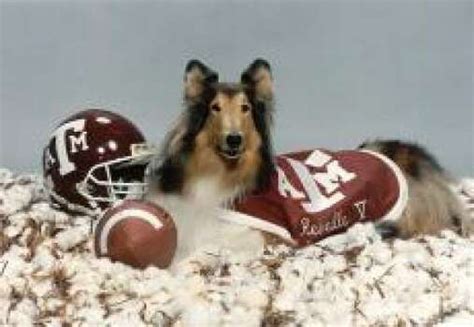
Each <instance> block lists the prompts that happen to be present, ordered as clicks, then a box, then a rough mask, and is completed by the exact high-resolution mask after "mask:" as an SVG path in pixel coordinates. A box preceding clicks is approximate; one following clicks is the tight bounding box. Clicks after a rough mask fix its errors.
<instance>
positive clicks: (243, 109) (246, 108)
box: [242, 104, 250, 112]
mask: <svg viewBox="0 0 474 327" xmlns="http://www.w3.org/2000/svg"><path fill="white" fill-rule="evenodd" d="M249 110H250V106H249V105H248V104H243V105H242V111H243V112H247V111H249Z"/></svg>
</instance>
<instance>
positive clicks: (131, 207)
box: [94, 200, 177, 268]
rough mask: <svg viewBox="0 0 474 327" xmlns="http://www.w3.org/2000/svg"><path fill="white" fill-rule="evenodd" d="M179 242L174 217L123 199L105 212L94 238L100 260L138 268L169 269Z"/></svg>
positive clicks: (148, 203)
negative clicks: (104, 258)
mask: <svg viewBox="0 0 474 327" xmlns="http://www.w3.org/2000/svg"><path fill="white" fill-rule="evenodd" d="M176 243H177V231H176V226H175V224H174V221H173V219H172V218H171V216H170V215H169V214H168V213H167V212H166V211H165V210H164V209H162V208H160V207H158V206H157V205H155V204H153V203H151V202H147V201H141V200H124V201H122V202H119V203H117V204H115V205H114V206H112V207H111V208H110V209H108V210H107V211H105V212H104V214H103V216H102V217H101V218H100V220H99V222H98V224H97V226H96V228H95V235H94V248H95V253H96V255H97V256H98V257H109V258H110V259H111V260H112V261H120V262H122V263H125V264H128V265H130V266H133V267H135V268H146V267H147V266H150V265H153V266H157V267H159V268H166V267H168V266H169V265H170V264H171V262H172V260H173V256H174V253H175V251H176Z"/></svg>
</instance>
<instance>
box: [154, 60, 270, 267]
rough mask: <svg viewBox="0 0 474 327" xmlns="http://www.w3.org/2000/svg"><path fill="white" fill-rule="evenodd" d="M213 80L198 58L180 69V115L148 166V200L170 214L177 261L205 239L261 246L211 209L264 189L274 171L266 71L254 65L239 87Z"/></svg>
mask: <svg viewBox="0 0 474 327" xmlns="http://www.w3.org/2000/svg"><path fill="white" fill-rule="evenodd" d="M218 80H219V78H218V74H217V73H216V72H215V71H214V70H212V69H210V68H209V67H207V66H206V65H204V64H203V63H201V62H199V61H197V60H191V61H190V62H189V63H188V64H187V65H186V68H185V76H184V106H185V109H184V112H183V113H182V114H181V116H180V117H179V119H178V121H177V122H176V124H175V126H174V128H173V129H172V130H171V132H170V133H169V134H168V136H167V138H166V141H165V143H164V145H163V147H162V150H161V153H160V155H159V156H158V157H157V158H156V160H155V161H154V162H153V163H152V165H151V166H150V173H149V180H150V191H149V194H148V196H147V198H148V199H150V200H152V201H155V202H158V203H159V204H160V205H162V206H164V207H165V208H166V209H168V210H169V211H171V214H172V215H173V217H174V219H175V222H176V223H177V225H178V230H179V233H178V256H179V257H181V258H182V257H185V256H186V255H187V254H189V251H191V250H192V249H193V248H195V247H197V246H201V245H203V244H204V243H205V240H208V241H210V242H212V243H214V244H220V245H222V242H220V241H226V242H227V243H229V242H231V241H230V240H231V239H234V240H235V239H240V240H241V242H242V241H243V242H246V243H249V244H251V243H252V242H251V241H249V239H251V238H252V235H253V236H254V238H255V240H256V241H255V242H257V244H261V236H260V233H258V236H257V235H256V234H255V233H256V232H255V231H250V230H249V229H247V228H245V229H244V228H243V227H240V226H232V227H230V226H229V224H227V223H226V224H225V226H223V225H222V223H221V222H219V221H218V220H217V219H216V218H217V217H216V216H217V213H216V212H215V211H213V208H214V209H215V208H216V207H219V206H223V205H225V204H226V203H227V202H230V201H232V200H233V199H235V198H236V197H238V196H241V195H243V194H245V193H246V192H250V191H253V190H256V189H260V188H264V187H266V185H267V184H268V181H269V176H270V174H271V172H272V171H273V170H274V163H273V148H272V140H271V131H270V130H271V126H272V122H273V78H272V74H271V68H270V65H269V64H268V62H266V61H265V60H263V59H257V60H255V61H254V62H253V63H252V64H251V65H250V66H249V67H248V68H247V69H246V70H245V71H244V72H243V73H242V74H241V78H240V82H239V83H221V82H219V81H218ZM223 229H225V231H223ZM229 230H232V231H233V232H232V233H233V235H234V236H235V237H231V236H230V235H229ZM232 233H231V234H232ZM242 233H245V235H244V234H242ZM247 245H248V244H245V245H242V244H240V245H235V246H232V247H233V248H235V247H241V246H243V247H245V246H247ZM258 246H260V245H258ZM252 251H255V250H254V249H253V250H252Z"/></svg>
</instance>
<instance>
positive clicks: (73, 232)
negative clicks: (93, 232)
mask: <svg viewBox="0 0 474 327" xmlns="http://www.w3.org/2000/svg"><path fill="white" fill-rule="evenodd" d="M88 238H89V229H88V228H87V227H85V226H82V227H76V228H70V229H67V230H64V231H63V232H60V233H59V234H58V235H56V237H55V240H56V244H57V245H58V246H59V248H60V249H61V250H63V251H67V250H69V249H71V248H73V247H75V246H76V245H78V244H80V243H82V242H85V241H86V240H87V239H88Z"/></svg>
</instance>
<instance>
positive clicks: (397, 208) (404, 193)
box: [360, 150, 408, 221]
mask: <svg viewBox="0 0 474 327" xmlns="http://www.w3.org/2000/svg"><path fill="white" fill-rule="evenodd" d="M360 152H365V153H369V154H371V155H373V156H374V157H377V158H379V159H380V160H382V161H383V162H384V163H385V164H387V166H388V167H390V169H391V170H392V171H393V173H394V174H395V177H396V178H397V181H398V187H399V188H400V194H399V196H398V200H397V202H395V204H394V205H393V207H392V208H391V209H390V211H389V212H387V213H386V214H385V216H383V217H382V218H380V220H379V221H397V220H398V219H400V217H401V216H402V214H403V210H405V208H406V206H407V202H408V183H407V180H406V178H405V176H404V175H403V172H402V171H401V169H400V168H399V167H398V166H397V164H396V163H395V162H393V161H392V160H391V159H390V158H388V157H386V156H384V155H383V154H380V153H378V152H375V151H371V150H360Z"/></svg>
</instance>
